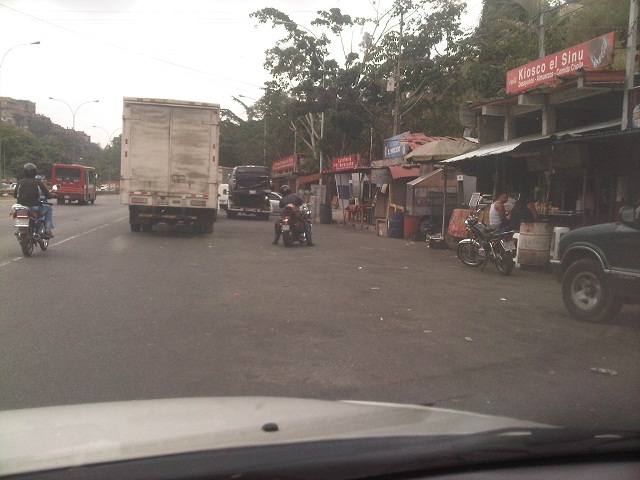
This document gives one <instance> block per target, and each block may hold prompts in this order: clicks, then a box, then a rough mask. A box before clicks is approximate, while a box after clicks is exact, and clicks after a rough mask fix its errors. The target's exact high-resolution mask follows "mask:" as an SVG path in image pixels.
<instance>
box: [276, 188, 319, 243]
mask: <svg viewBox="0 0 640 480" xmlns="http://www.w3.org/2000/svg"><path fill="white" fill-rule="evenodd" d="M280 193H281V194H282V198H281V199H280V208H284V206H285V205H288V204H289V203H293V204H294V205H295V206H296V207H300V206H302V204H303V202H302V199H301V198H300V197H299V196H298V195H296V194H295V193H293V192H292V191H291V187H289V185H283V186H282V187H280ZM298 219H299V220H300V222H301V223H302V226H303V227H304V234H305V237H306V239H307V243H306V245H307V247H313V246H314V245H315V244H314V243H313V241H312V240H311V225H310V224H309V222H308V221H307V219H306V218H304V216H302V215H299V216H298ZM281 233H282V232H281V231H280V229H279V228H278V227H277V225H276V231H275V239H274V240H273V244H274V245H277V244H278V241H279V240H280V235H281Z"/></svg>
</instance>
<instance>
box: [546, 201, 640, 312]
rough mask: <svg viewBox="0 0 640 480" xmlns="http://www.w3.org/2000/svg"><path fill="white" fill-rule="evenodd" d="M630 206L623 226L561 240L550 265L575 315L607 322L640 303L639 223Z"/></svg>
mask: <svg viewBox="0 0 640 480" xmlns="http://www.w3.org/2000/svg"><path fill="white" fill-rule="evenodd" d="M639 213H640V209H639V210H638V211H636V212H634V210H633V209H632V208H630V207H624V208H622V210H621V211H620V219H621V221H620V222H619V223H605V224H601V225H593V226H590V227H583V228H578V229H575V230H572V231H570V232H568V233H566V234H564V235H563V236H562V238H561V239H560V243H559V246H558V249H557V253H556V256H555V258H552V259H551V266H552V268H553V269H554V271H555V273H556V275H557V278H558V279H559V280H560V282H561V283H562V299H563V301H564V304H565V306H566V307H567V309H568V310H569V313H571V315H572V316H574V317H575V318H578V319H582V320H590V321H595V322H598V321H602V320H606V319H609V318H612V317H614V316H615V315H617V314H618V313H619V312H620V309H621V308H622V305H623V304H625V303H640V218H638V214H639Z"/></svg>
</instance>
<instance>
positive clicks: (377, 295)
mask: <svg viewBox="0 0 640 480" xmlns="http://www.w3.org/2000/svg"><path fill="white" fill-rule="evenodd" d="M10 203H11V202H10V201H9V200H0V208H6V210H7V211H8V207H9V205H10ZM54 210H55V222H56V224H57V229H56V237H55V239H54V240H53V241H52V244H51V246H50V248H49V250H48V251H46V252H40V251H39V250H36V252H35V253H34V256H33V257H31V258H23V257H21V254H20V249H19V246H18V244H17V242H16V241H15V239H14V237H13V232H12V226H11V222H10V220H9V218H8V216H7V215H6V214H5V215H2V217H0V278H1V279H2V280H1V282H2V288H1V289H0V305H2V316H1V317H0V318H1V320H0V408H2V409H9V408H21V407H34V406H42V405H54V404H69V403H81V402H95V401H111V400H125V399H143V398H162V397H181V396H216V395H276V396H296V397H313V398H326V399H358V400H376V401H393V402H403V403H420V404H430V405H435V406H439V407H446V408H454V409H464V410H471V411H476V412H482V413H488V414H501V415H507V416H513V417H519V418H524V419H531V420H536V421H541V422H547V423H553V424H558V425H583V426H584V425H599V426H604V425H611V426H615V427H625V428H629V427H634V428H638V427H639V426H640V408H638V407H639V406H640V400H639V399H640V393H639V392H640V367H639V366H640V361H639V360H640V358H639V357H640V349H639V347H638V346H639V345H640V307H638V306H634V307H625V309H624V310H623V313H622V314H621V315H620V317H619V318H617V319H616V320H615V321H613V322H611V323H609V324H600V325H592V324H586V323H581V322H578V321H575V320H573V319H571V318H570V317H568V316H567V315H566V313H565V310H564V307H563V305H562V302H561V299H560V295H559V286H558V284H557V283H555V281H554V280H553V278H552V276H551V275H550V274H547V273H543V272H537V271H516V272H515V273H514V274H513V275H512V276H510V277H506V278H505V277H501V276H499V275H498V274H497V273H496V271H495V268H494V267H493V266H489V267H487V269H485V271H484V272H479V271H477V270H475V269H471V268H469V267H465V266H463V265H462V264H460V263H459V262H458V261H457V259H456V258H455V253H454V252H452V251H440V250H430V249H429V248H427V245H426V244H424V243H410V242H405V241H403V240H396V239H389V238H384V237H377V236H376V235H375V234H374V233H371V232H364V231H360V230H359V229H357V228H355V229H354V228H349V227H340V226H337V225H316V226H315V236H314V240H315V241H316V242H317V244H318V246H317V247H315V248H308V247H294V248H290V249H289V248H285V247H283V246H282V245H280V246H273V245H271V243H270V242H271V234H272V228H273V227H272V222H264V221H257V220H252V219H243V220H228V219H226V218H225V216H224V214H222V215H221V216H220V217H221V218H220V220H219V221H218V222H217V223H216V225H215V231H214V233H213V235H194V234H192V233H190V232H189V231H187V230H185V229H181V228H176V227H174V228H169V227H159V228H157V229H155V230H154V231H153V232H152V233H150V234H145V233H133V232H131V231H130V230H129V226H128V221H127V211H126V207H122V206H120V205H119V204H118V198H117V197H115V196H101V197H99V198H98V201H97V202H96V204H95V205H93V206H92V205H87V206H78V205H75V204H73V205H60V206H58V205H56V206H54ZM593 368H601V369H607V370H610V371H614V372H615V373H616V374H615V375H612V374H611V372H609V373H606V372H605V373H601V372H598V371H594V370H592V369H593Z"/></svg>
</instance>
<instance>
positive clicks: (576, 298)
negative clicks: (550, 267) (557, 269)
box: [562, 258, 622, 322]
mask: <svg viewBox="0 0 640 480" xmlns="http://www.w3.org/2000/svg"><path fill="white" fill-rule="evenodd" d="M562 300H563V301H564V304H565V306H566V307H567V310H569V313H571V315H572V316H573V317H575V318H577V319H579V320H589V321H593V322H600V321H603V320H606V319H609V318H613V317H615V316H616V315H617V314H618V313H620V309H621V308H622V302H621V301H620V300H619V299H617V298H615V296H614V295H613V292H611V289H610V287H609V284H608V283H607V279H606V278H605V274H604V272H603V271H602V268H601V267H600V264H599V263H598V262H596V261H595V260H591V259H588V258H584V259H582V260H578V261H577V262H575V263H573V264H571V265H570V266H569V268H567V271H566V272H565V274H564V276H563V277H562Z"/></svg>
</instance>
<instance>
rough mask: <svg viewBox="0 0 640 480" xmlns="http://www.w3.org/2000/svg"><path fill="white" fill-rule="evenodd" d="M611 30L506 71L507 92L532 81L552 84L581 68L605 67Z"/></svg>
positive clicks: (610, 50) (611, 43) (612, 39)
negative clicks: (560, 77)
mask: <svg viewBox="0 0 640 480" xmlns="http://www.w3.org/2000/svg"><path fill="white" fill-rule="evenodd" d="M614 42H615V35H614V32H610V33H607V34H606V35H603V36H601V37H598V38H594V39H593V40H589V41H588V42H584V43H581V44H580V45H575V46H573V47H570V48H567V49H566V50H562V51H560V52H557V53H554V54H552V55H548V56H546V57H544V58H540V59H538V60H536V61H535V62H531V63H527V64H526V65H523V66H521V67H518V68H514V69H513V70H509V71H508V72H507V93H518V92H522V91H524V90H527V89H529V88H531V87H535V86H536V85H542V84H553V83H557V82H559V80H558V78H557V77H559V76H562V75H568V74H570V73H573V72H575V71H577V70H579V69H581V68H585V69H593V68H600V67H606V66H608V65H611V64H612V63H613V47H614Z"/></svg>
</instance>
